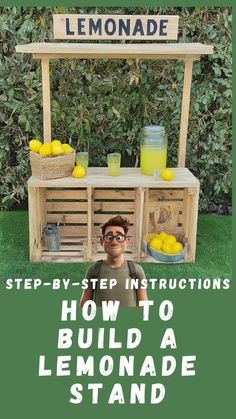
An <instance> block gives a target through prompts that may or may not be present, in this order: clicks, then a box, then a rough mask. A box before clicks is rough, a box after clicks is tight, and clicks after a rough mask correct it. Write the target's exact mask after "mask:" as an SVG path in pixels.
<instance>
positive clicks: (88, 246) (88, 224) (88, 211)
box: [87, 187, 93, 260]
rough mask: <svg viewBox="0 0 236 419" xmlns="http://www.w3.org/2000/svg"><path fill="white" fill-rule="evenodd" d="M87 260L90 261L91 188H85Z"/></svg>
mask: <svg viewBox="0 0 236 419" xmlns="http://www.w3.org/2000/svg"><path fill="white" fill-rule="evenodd" d="M87 202H88V206H87V241H88V243H87V260H91V259H92V211H93V208H92V188H91V187H89V188H87Z"/></svg>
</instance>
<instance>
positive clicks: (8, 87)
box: [0, 8, 232, 210]
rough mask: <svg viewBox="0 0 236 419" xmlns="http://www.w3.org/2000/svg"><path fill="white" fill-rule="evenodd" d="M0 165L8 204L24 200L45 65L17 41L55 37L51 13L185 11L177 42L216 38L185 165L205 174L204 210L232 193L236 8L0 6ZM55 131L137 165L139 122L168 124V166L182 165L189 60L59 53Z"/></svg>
mask: <svg viewBox="0 0 236 419" xmlns="http://www.w3.org/2000/svg"><path fill="white" fill-rule="evenodd" d="M0 11H1V13H0V32H1V39H2V42H1V50H0V55H1V63H0V102H1V109H0V124H1V131H0V168H1V174H0V177H1V196H2V208H3V209H12V208H16V207H17V206H21V207H22V206H25V205H26V199H27V188H26V182H27V179H28V177H29V176H30V167H29V160H28V147H27V144H28V142H29V140H30V139H32V138H42V136H43V131H42V128H43V127H42V92H41V67H40V62H39V61H38V60H33V59H32V57H31V55H27V54H16V52H15V46H16V45H17V44H23V43H29V42H41V41H46V40H50V39H52V38H53V35H52V14H53V13H57V12H60V13H94V12H95V13H114V12H115V13H117V14H146V13H148V14H155V13H162V14H178V15H179V16H180V27H179V37H178V42H202V43H205V44H212V45H214V54H213V55H211V56H203V57H202V58H201V60H200V61H199V62H198V61H197V62H195V63H194V68H193V82H192V95H191V104H190V116H189V128H188V143H187V159H186V166H187V167H188V168H189V169H190V170H191V171H192V172H193V173H194V174H195V175H196V176H197V177H198V178H199V180H200V183H201V194H200V209H201V210H208V208H209V206H210V204H212V203H214V204H215V205H218V204H220V205H222V203H224V204H227V205H228V204H230V202H231V177H232V174H231V170H232V169H231V164H232V159H231V107H232V90H231V69H232V57H231V19H232V14H231V9H228V8H148V9H144V8H129V9H127V8H119V9H118V8H117V9H115V10H114V8H112V9H109V8H97V9H95V8H83V9H82V8H68V9H67V8H54V9H48V8H1V9H0ZM50 68H51V107H52V138H59V139H63V140H66V141H68V142H70V143H71V144H72V146H74V147H76V148H78V149H80V150H87V149H89V152H90V156H91V157H90V163H91V165H93V166H104V165H105V164H106V160H105V156H106V153H107V152H109V151H113V150H116V151H120V152H121V154H122V164H123V165H124V166H134V165H137V164H138V159H139V144H140V137H141V128H142V127H143V126H144V125H147V124H160V123H163V124H164V126H165V128H166V132H167V134H168V165H170V166H176V163H177V149H178V136H179V123H180V112H181V95H182V84H183V70H184V64H183V62H181V61H178V62H174V61H171V60H168V61H165V60H127V61H126V60H118V59H116V60H106V59H101V60H73V59H71V60H53V61H52V62H51V64H50Z"/></svg>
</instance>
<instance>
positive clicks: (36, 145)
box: [29, 140, 43, 153]
mask: <svg viewBox="0 0 236 419" xmlns="http://www.w3.org/2000/svg"><path fill="white" fill-rule="evenodd" d="M42 145H43V143H42V142H41V141H40V140H31V141H30V142H29V148H30V150H31V151H34V152H35V153H38V151H39V149H40V147H41V146H42Z"/></svg>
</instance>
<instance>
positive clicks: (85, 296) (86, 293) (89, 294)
mask: <svg viewBox="0 0 236 419" xmlns="http://www.w3.org/2000/svg"><path fill="white" fill-rule="evenodd" d="M93 293H94V290H93V289H91V288H88V289H86V290H84V291H83V294H82V297H81V299H80V307H83V305H84V303H86V301H88V300H92V299H93Z"/></svg>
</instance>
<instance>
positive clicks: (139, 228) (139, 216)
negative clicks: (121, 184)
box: [135, 188, 145, 260]
mask: <svg viewBox="0 0 236 419" xmlns="http://www.w3.org/2000/svg"><path fill="white" fill-rule="evenodd" d="M144 191H145V190H144V188H137V189H136V211H135V212H136V216H135V222H136V226H135V232H136V234H135V239H136V241H137V243H135V245H136V248H137V259H138V260H140V259H141V246H142V235H143V207H144Z"/></svg>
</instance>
